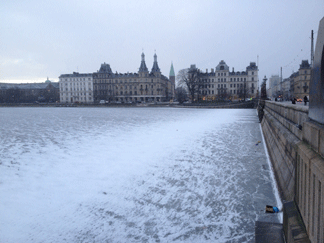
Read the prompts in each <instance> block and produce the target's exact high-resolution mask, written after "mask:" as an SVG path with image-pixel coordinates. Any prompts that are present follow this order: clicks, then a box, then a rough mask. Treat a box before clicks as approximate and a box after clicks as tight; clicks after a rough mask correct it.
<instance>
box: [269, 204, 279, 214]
mask: <svg viewBox="0 0 324 243" xmlns="http://www.w3.org/2000/svg"><path fill="white" fill-rule="evenodd" d="M266 213H279V209H278V208H277V207H273V206H270V205H266Z"/></svg>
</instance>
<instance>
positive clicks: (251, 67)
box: [246, 62, 258, 71]
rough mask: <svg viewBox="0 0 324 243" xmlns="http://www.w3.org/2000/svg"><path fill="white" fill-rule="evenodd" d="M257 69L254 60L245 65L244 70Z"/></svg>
mask: <svg viewBox="0 0 324 243" xmlns="http://www.w3.org/2000/svg"><path fill="white" fill-rule="evenodd" d="M251 70H258V66H257V65H256V64H255V62H250V65H249V66H247V67H246V71H251Z"/></svg>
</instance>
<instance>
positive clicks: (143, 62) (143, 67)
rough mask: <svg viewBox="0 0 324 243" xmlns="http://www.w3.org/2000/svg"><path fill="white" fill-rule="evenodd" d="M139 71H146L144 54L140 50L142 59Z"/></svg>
mask: <svg viewBox="0 0 324 243" xmlns="http://www.w3.org/2000/svg"><path fill="white" fill-rule="evenodd" d="M139 72H148V69H147V67H146V64H145V55H144V53H143V52H142V61H141V66H140V68H139Z"/></svg>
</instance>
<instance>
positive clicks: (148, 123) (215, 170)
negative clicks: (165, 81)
mask: <svg viewBox="0 0 324 243" xmlns="http://www.w3.org/2000/svg"><path fill="white" fill-rule="evenodd" d="M0 124H1V126H0V242H10V243H11V242H12V243H14V242H253V241H254V224H255V221H256V220H261V221H272V222H278V218H277V216H274V215H266V214H265V213H264V208H265V205H266V204H270V205H278V203H279V202H277V201H276V197H275V195H276V194H275V192H274V189H273V188H274V182H273V180H272V177H271V173H270V172H271V171H270V168H269V164H268V161H267V156H266V153H265V147H264V143H263V140H262V134H261V130H260V124H259V122H258V118H257V114H256V111H255V110H238V109H237V110H235V109H232V110H226V109H177V108H0ZM258 141H261V143H258Z"/></svg>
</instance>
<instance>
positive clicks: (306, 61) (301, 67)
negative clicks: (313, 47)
mask: <svg viewBox="0 0 324 243" xmlns="http://www.w3.org/2000/svg"><path fill="white" fill-rule="evenodd" d="M309 68H311V66H310V64H309V63H308V60H302V63H301V64H300V67H299V69H309Z"/></svg>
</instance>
